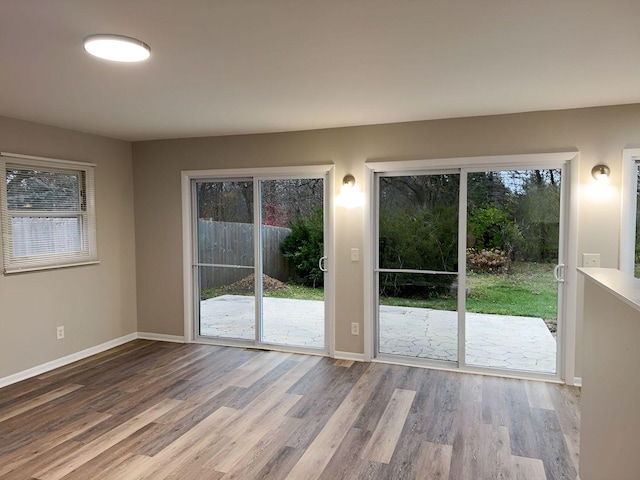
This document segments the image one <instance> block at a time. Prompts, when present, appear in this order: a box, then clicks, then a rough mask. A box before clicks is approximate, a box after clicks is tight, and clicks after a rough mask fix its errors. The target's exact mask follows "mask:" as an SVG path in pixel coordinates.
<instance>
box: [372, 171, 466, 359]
mask: <svg viewBox="0 0 640 480" xmlns="http://www.w3.org/2000/svg"><path fill="white" fill-rule="evenodd" d="M378 180H379V184H378V188H379V215H378V219H379V223H378V267H377V269H376V277H377V284H378V293H379V296H378V304H379V305H378V307H379V308H378V327H379V330H378V333H379V335H378V342H379V343H378V351H379V352H380V353H382V354H391V355H401V356H408V357H415V358H427V359H432V360H440V361H449V362H455V361H457V360H458V316H457V306H456V301H455V297H451V296H449V293H450V291H451V289H453V288H455V285H456V284H457V278H458V236H459V235H458V196H459V187H460V175H459V174H458V173H436V174H430V175H403V176H392V175H385V176H380V177H379V179H378ZM434 298H442V299H443V300H442V301H440V302H434V301H433V299H434Z"/></svg>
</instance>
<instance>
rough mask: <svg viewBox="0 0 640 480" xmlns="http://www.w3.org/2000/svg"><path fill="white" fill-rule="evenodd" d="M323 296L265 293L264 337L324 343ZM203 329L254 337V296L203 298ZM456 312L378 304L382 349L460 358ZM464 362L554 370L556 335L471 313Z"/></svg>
mask: <svg viewBox="0 0 640 480" xmlns="http://www.w3.org/2000/svg"><path fill="white" fill-rule="evenodd" d="M323 308H324V305H323V302H319V301H314V300H295V299H288V298H270V297H266V298H264V299H263V330H264V331H263V339H262V340H263V341H264V342H266V343H274V344H280V345H296V346H303V347H311V348H322V346H323V344H324V322H323V319H324V312H323ZM200 319H201V329H200V334H201V335H204V336H212V337H222V338H236V339H237V338H241V339H247V340H253V339H254V338H255V302H254V298H253V297H247V296H238V295H222V296H220V297H215V298H211V299H208V300H204V301H202V302H201V303H200ZM457 328H458V314H457V313H456V312H447V311H441V310H432V309H426V308H413V307H391V306H386V305H383V306H381V307H380V352H381V353H389V354H396V355H404V356H409V357H416V358H430V359H437V360H449V361H456V360H457V341H458V340H457ZM466 363H467V364H469V365H476V366H486V367H495V368H506V369H513V370H523V371H532V372H543V373H554V372H555V366H556V340H555V338H554V337H553V335H551V332H549V329H548V328H547V326H546V325H545V323H544V321H543V320H542V319H541V318H533V317H516V316H507V315H488V314H480V313H467V322H466Z"/></svg>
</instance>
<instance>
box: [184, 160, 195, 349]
mask: <svg viewBox="0 0 640 480" xmlns="http://www.w3.org/2000/svg"><path fill="white" fill-rule="evenodd" d="M181 185H182V299H183V303H184V306H183V309H184V319H183V320H184V321H183V323H184V341H185V342H186V343H190V342H193V341H194V340H195V335H194V333H193V321H192V319H193V315H194V312H193V301H192V297H193V278H192V277H193V267H192V263H193V244H192V236H193V235H192V232H191V177H190V176H189V172H182V173H181Z"/></svg>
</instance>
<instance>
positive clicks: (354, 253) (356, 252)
mask: <svg viewBox="0 0 640 480" xmlns="http://www.w3.org/2000/svg"><path fill="white" fill-rule="evenodd" d="M351 261H352V262H359V261H360V249H359V248H352V249H351Z"/></svg>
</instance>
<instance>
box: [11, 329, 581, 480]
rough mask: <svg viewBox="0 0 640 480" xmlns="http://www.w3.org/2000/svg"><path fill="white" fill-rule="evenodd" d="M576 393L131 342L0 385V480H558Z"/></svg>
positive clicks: (568, 466)
mask: <svg viewBox="0 0 640 480" xmlns="http://www.w3.org/2000/svg"><path fill="white" fill-rule="evenodd" d="M578 404H579V390H578V389H575V388H572V387H567V386H561V385H554V384H545V383H540V382H528V381H523V380H512V379H504V378H494V377H483V376H479V375H468V374H461V373H453V372H443V371H436V370H428V369H422V368H411V367H402V366H395V365H386V364H380V363H370V364H366V363H358V362H355V363H354V362H348V361H340V360H331V359H327V358H321V357H313V356H305V355H295V354H286V353H277V352H262V351H256V350H245V349H239V348H230V347H212V346H205V345H181V344H168V343H160V342H150V341H142V340H139V341H135V342H131V343H128V344H126V345H123V346H121V347H118V348H115V349H112V350H109V351H108V352H104V353H102V354H99V355H96V356H94V357H91V358H88V359H85V360H82V361H80V362H77V363H74V364H72V365H68V366H66V367H63V368H60V369H57V370H54V371H52V372H48V373H46V374H44V375H41V376H39V377H37V378H32V379H29V380H26V381H24V382H21V383H18V384H15V385H11V386H9V387H5V388H3V389H0V480H7V479H39V480H57V479H65V480H72V479H73V480H87V479H91V480H94V479H118V480H125V479H143V478H144V479H152V480H161V479H172V480H178V479H179V480H191V479H193V480H208V479H211V480H216V479H225V480H226V479H241V480H250V479H288V480H296V479H300V480H314V479H322V480H336V479H392V480H396V479H413V478H416V479H430V480H431V479H433V480H435V479H452V480H453V479H455V480H458V479H460V480H476V479H493V478H499V479H517V480H520V479H536V480H537V479H545V478H546V479H549V480H551V479H564V478H568V479H571V480H574V479H575V477H576V469H577V462H578V450H579V447H578V437H579V434H578V433H579V423H580V414H579V409H578Z"/></svg>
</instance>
